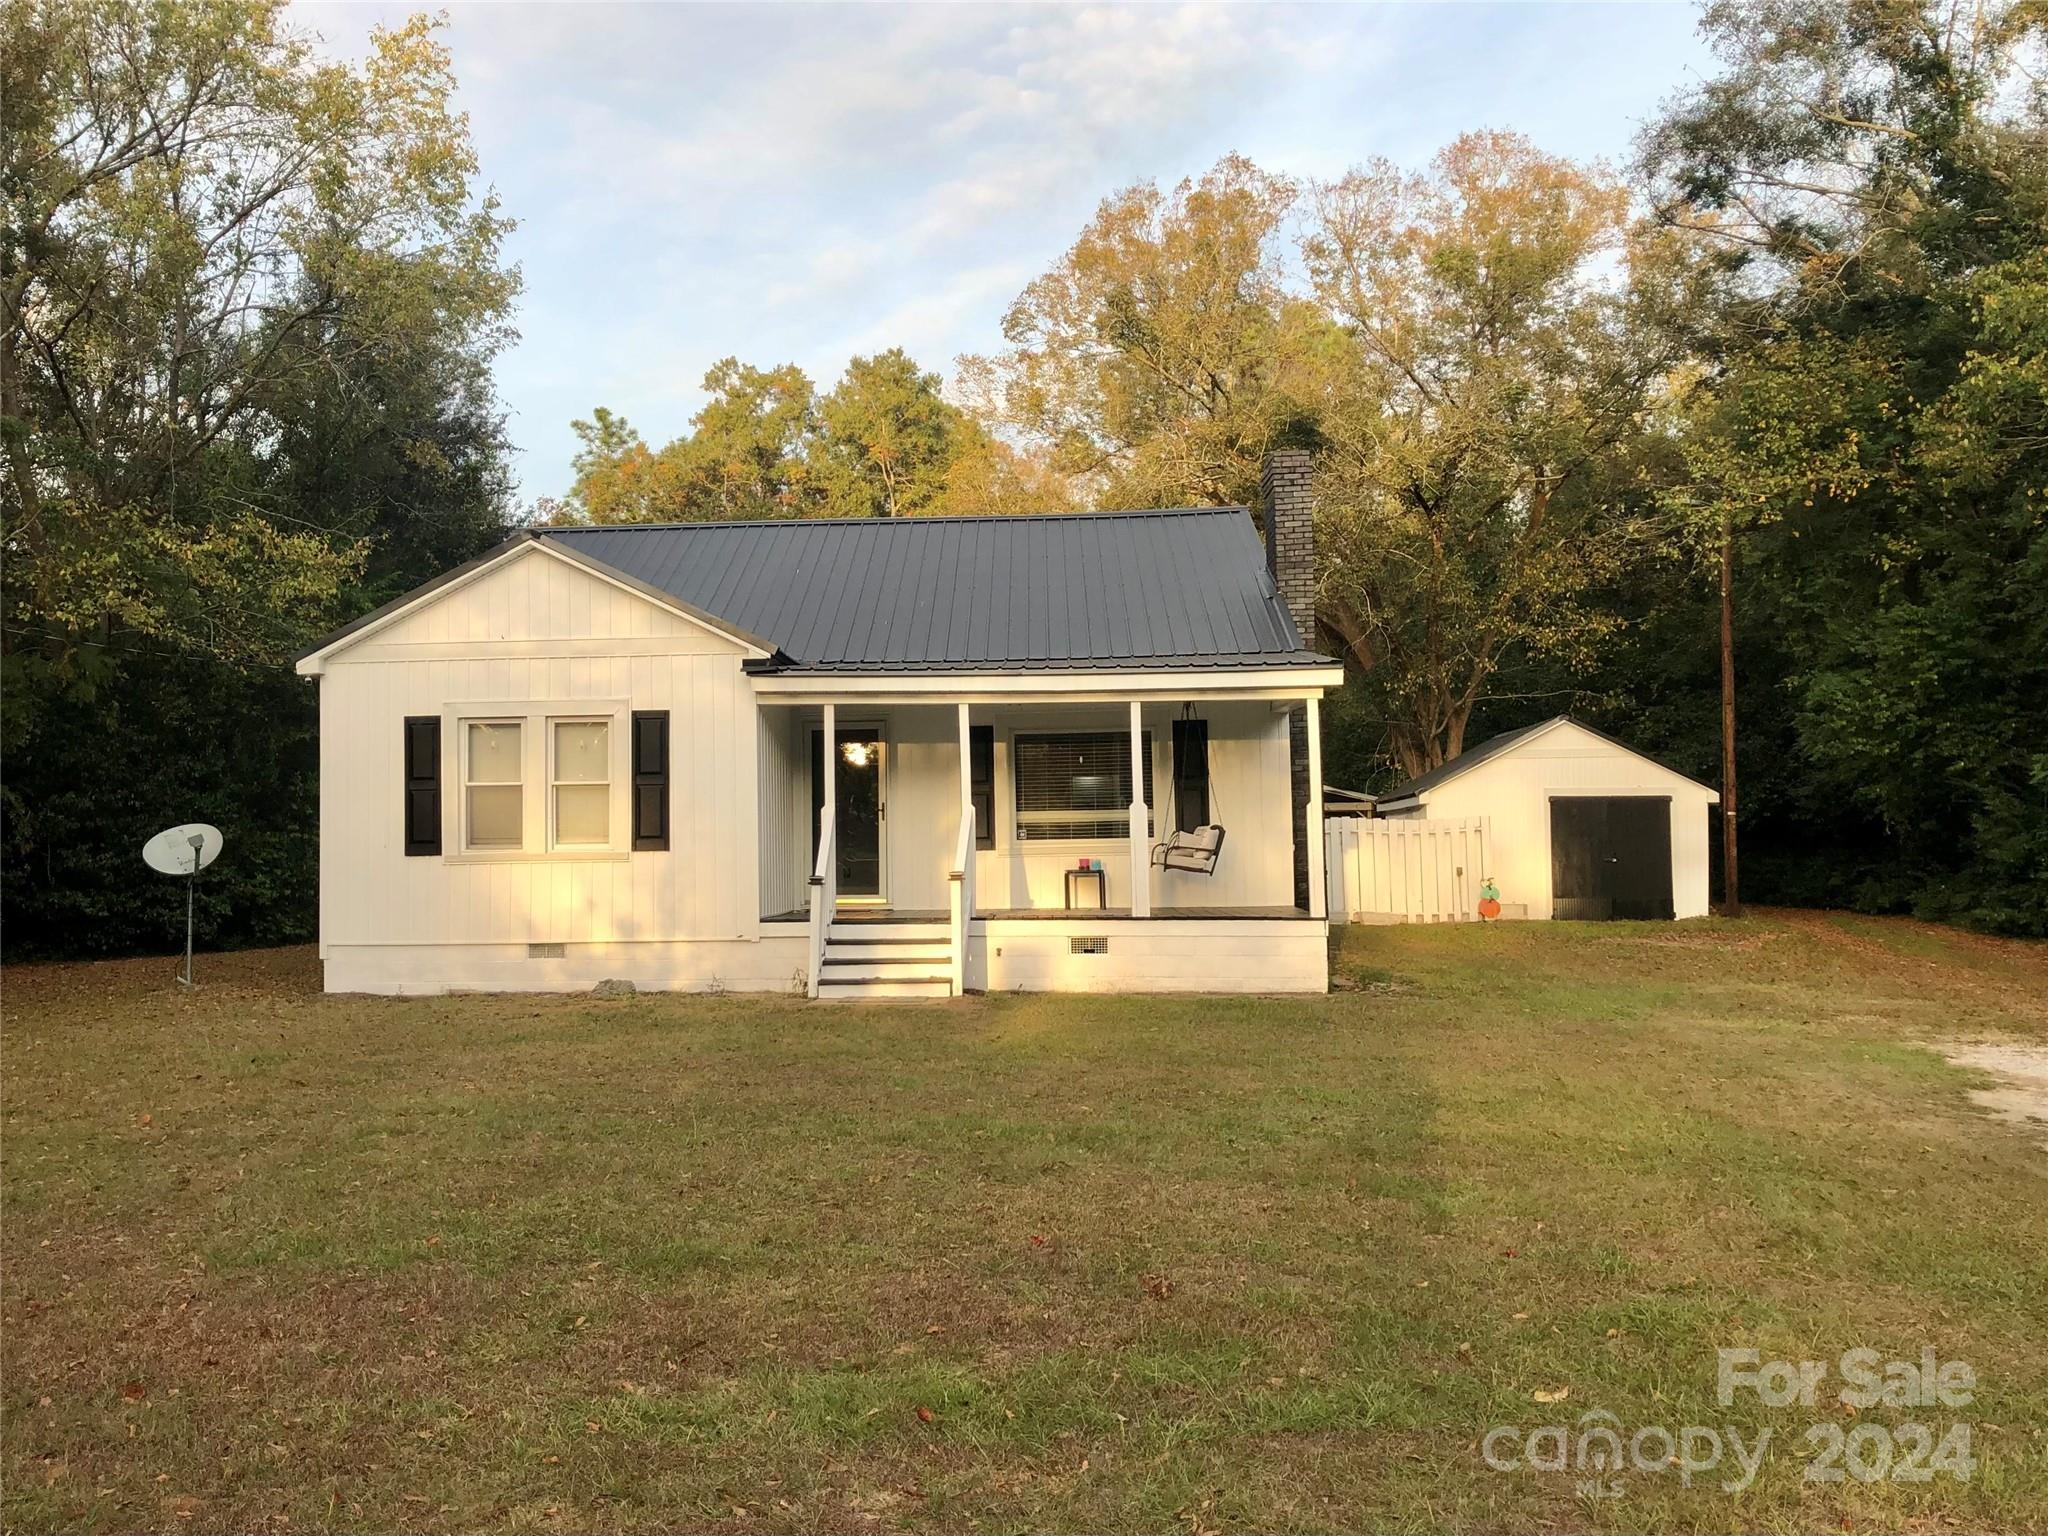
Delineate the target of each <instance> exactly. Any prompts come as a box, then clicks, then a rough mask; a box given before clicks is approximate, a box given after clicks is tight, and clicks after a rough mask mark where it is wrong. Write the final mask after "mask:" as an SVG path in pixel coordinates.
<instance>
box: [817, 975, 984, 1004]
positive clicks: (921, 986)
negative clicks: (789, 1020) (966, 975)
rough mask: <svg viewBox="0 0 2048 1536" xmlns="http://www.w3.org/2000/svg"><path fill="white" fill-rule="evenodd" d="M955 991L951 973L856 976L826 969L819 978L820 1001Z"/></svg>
mask: <svg viewBox="0 0 2048 1536" xmlns="http://www.w3.org/2000/svg"><path fill="white" fill-rule="evenodd" d="M952 995H953V979H952V977H951V976H892V977H890V978H888V979H886V980H882V979H873V980H869V979H857V978H849V977H844V976H841V975H839V974H837V973H835V972H832V971H826V972H824V973H823V974H822V975H820V976H819V978H818V1000H819V1001H820V1002H827V1001H830V1002H858V1001H860V1000H861V999H863V998H870V997H935V998H944V997H951V996H952Z"/></svg>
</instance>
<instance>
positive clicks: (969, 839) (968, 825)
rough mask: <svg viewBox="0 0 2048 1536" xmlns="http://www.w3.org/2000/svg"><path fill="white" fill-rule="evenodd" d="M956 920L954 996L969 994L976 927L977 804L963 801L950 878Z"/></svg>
mask: <svg viewBox="0 0 2048 1536" xmlns="http://www.w3.org/2000/svg"><path fill="white" fill-rule="evenodd" d="M947 879H948V886H947V889H948V891H949V893H950V897H951V900H952V906H953V911H952V919H953V934H952V938H953V995H954V996H955V997H965V996H966V995H967V934H968V930H969V929H970V928H972V927H973V926H974V802H973V801H972V800H963V801H961V802H960V837H959V840H958V841H957V842H955V843H954V845H953V869H952V872H951V874H950V875H949V876H948V877H947Z"/></svg>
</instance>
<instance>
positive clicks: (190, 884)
mask: <svg viewBox="0 0 2048 1536" xmlns="http://www.w3.org/2000/svg"><path fill="white" fill-rule="evenodd" d="M220 848H221V835H220V829H219V828H218V827H209V826H208V825H207V824H206V823H205V822H203V821H195V822H189V823H187V824H186V825H184V826H182V827H166V828H165V829H164V830H163V831H161V832H159V833H157V835H156V836H155V837H152V838H151V839H150V840H149V841H148V842H146V843H144V844H143V845H142V861H143V862H144V863H145V864H147V865H148V866H149V867H150V868H151V869H153V870H155V871H157V873H159V874H164V875H183V876H184V877H185V970H184V974H182V975H181V976H179V977H178V985H180V986H182V987H189V986H191V985H192V896H193V889H194V887H195V886H197V885H198V883H199V871H201V870H202V869H204V868H206V866H207V865H209V864H211V863H212V862H213V861H214V860H215V859H217V858H218V857H220Z"/></svg>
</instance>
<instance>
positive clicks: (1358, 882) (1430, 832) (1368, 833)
mask: <svg viewBox="0 0 2048 1536" xmlns="http://www.w3.org/2000/svg"><path fill="white" fill-rule="evenodd" d="M1492 847H1493V829H1492V826H1491V824H1490V818H1488V817H1485V816H1480V817H1477V818H1475V819H1473V820H1471V821H1430V820H1427V819H1424V818H1421V817H1417V818H1414V819H1409V818H1404V817H1398V816H1396V817H1389V818H1387V819H1385V820H1381V819H1380V818H1378V817H1364V816H1332V817H1330V818H1329V819H1328V820H1327V821H1325V822H1324V823H1323V852H1324V859H1323V870H1324V878H1325V879H1326V881H1327V882H1328V885H1329V898H1330V920H1331V921H1332V922H1351V923H1470V922H1476V921H1478V918H1479V887H1480V886H1481V884H1483V883H1484V881H1485V879H1486V875H1487V860H1488V858H1489V856H1490V854H1491V851H1492Z"/></svg>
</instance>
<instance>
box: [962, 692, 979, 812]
mask: <svg viewBox="0 0 2048 1536" xmlns="http://www.w3.org/2000/svg"><path fill="white" fill-rule="evenodd" d="M973 736H974V733H973V732H972V731H970V730H969V729H968V725H967V706H966V705H965V704H962V705H961V706H960V822H961V825H962V826H965V825H966V824H967V822H968V821H969V820H971V819H972V818H973V816H974V740H973ZM974 833H975V836H976V837H979V836H980V835H981V828H979V827H976V828H975V829H974ZM969 841H970V842H971V841H972V839H969Z"/></svg>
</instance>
